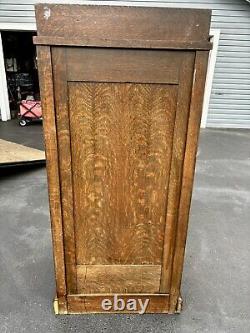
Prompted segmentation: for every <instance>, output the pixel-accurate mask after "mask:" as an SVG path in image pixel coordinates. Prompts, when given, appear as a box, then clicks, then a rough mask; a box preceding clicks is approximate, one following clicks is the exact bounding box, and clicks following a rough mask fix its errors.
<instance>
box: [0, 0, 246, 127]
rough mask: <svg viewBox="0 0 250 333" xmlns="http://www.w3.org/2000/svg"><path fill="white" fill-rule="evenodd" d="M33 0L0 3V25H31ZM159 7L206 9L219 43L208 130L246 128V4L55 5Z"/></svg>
mask: <svg viewBox="0 0 250 333" xmlns="http://www.w3.org/2000/svg"><path fill="white" fill-rule="evenodd" d="M35 2H42V1H33V0H22V1H14V0H1V2H0V24H1V22H2V23H10V22H13V23H23V24H25V23H26V24H32V23H34V22H35V18H34V7H33V4H34V3H35ZM44 2H47V3H49V2H53V3H55V2H58V3H85V4H86V3H88V4H110V5H136V6H157V7H158V6H159V7H189V8H190V7H191V8H210V9H212V10H213V16H212V26H211V27H212V29H220V31H221V35H220V42H219V49H218V57H217V62H216V67H215V75H214V80H213V87H212V94H211V99H210V106H209V113H208V123H207V126H209V127H231V128H236V127H242V128H250V4H249V3H248V2H246V1H245V0H204V1H201V0H191V1H188V0H176V1H172V2H171V1H169V0H150V1H141V0H136V1H74V0H68V1H62V0H61V1H57V0H46V1H44Z"/></svg>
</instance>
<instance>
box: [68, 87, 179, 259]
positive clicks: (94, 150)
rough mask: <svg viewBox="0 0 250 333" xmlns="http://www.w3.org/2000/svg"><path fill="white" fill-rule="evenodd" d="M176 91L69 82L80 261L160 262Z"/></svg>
mask: <svg viewBox="0 0 250 333" xmlns="http://www.w3.org/2000/svg"><path fill="white" fill-rule="evenodd" d="M176 97H177V88H176V87H175V86H164V85H155V84H154V85H142V84H116V83H113V84H108V83H69V105H70V107H69V109H70V133H71V145H72V168H73V183H74V195H75V197H74V205H75V207H74V208H75V209H74V211H75V224H76V229H77V235H76V248H77V264H115V263H117V264H161V260H162V248H163V239H164V227H165V204H166V196H167V185H168V177H169V171H170V160H171V140H169V139H168V138H169V137H171V135H172V132H173V128H174V119H175V112H174V109H175V105H176ZM79 138H80V140H81V143H80V142H79Z"/></svg>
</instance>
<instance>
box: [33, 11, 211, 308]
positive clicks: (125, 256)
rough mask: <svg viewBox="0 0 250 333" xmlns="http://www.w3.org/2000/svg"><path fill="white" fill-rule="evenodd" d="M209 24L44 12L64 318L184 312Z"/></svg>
mask: <svg viewBox="0 0 250 333" xmlns="http://www.w3.org/2000/svg"><path fill="white" fill-rule="evenodd" d="M210 15H211V12H210V11H209V10H189V9H169V8H164V9H163V8H139V7H134V8H132V7H119V6H118V7H112V6H78V5H76V6H75V5H53V4H39V5H36V18H37V26H38V37H37V38H36V39H35V42H36V43H37V44H38V46H37V50H38V66H39V75H40V86H41V96H42V103H43V113H44V133H45V144H46V156H47V172H48V183H49V202H50V211H51V220H52V221H51V222H52V235H53V247H54V259H55V272H56V283H57V284H56V289H57V294H56V298H55V309H56V313H60V314H63V313H64V314H65V313H90V312H92V313H100V312H105V311H103V309H102V307H101V304H102V300H103V299H105V298H108V299H110V300H113V297H114V294H115V293H118V294H119V295H120V297H122V298H123V299H124V300H125V301H127V300H128V299H131V298H134V299H136V300H138V299H139V298H140V299H143V300H146V299H149V305H148V307H147V309H146V313H175V312H180V309H181V304H182V299H181V295H180V284H181V276H182V269H183V260H184V251H185V242H186V237H187V226H188V215H189V208H190V201H191V193H192V184H193V178H194V168H195V156H196V150H197V144H198V133H199V124H200V118H201V110H202V96H203V91H204V84H205V76H206V66H207V59H208V51H207V50H209V49H210V46H211V45H210V44H209V41H208V38H209V26H210ZM159 27H160V29H159ZM39 43H40V45H39ZM112 311H113V310H111V312H112ZM113 312H114V313H119V311H113ZM123 312H124V313H127V312H128V311H127V310H124V311H123ZM131 312H132V313H133V311H132V310H131Z"/></svg>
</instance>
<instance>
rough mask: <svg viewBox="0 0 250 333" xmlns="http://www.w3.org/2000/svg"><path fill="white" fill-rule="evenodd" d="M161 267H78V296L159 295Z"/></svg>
mask: <svg viewBox="0 0 250 333" xmlns="http://www.w3.org/2000/svg"><path fill="white" fill-rule="evenodd" d="M160 278H161V265H77V293H78V294H98V293H99V294H100V293H101V294H104V293H107V294H112V293H115V294H118V293H120V294H128V293H129V294H130V293H151V294H154V293H158V292H159V289H160Z"/></svg>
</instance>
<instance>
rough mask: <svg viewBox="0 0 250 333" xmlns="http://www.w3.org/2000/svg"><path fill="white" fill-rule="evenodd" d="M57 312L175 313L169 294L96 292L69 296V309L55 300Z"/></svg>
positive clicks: (180, 304)
mask: <svg viewBox="0 0 250 333" xmlns="http://www.w3.org/2000/svg"><path fill="white" fill-rule="evenodd" d="M181 308H182V298H181V297H179V298H178V302H177V304H176V311H175V313H180V312H181ZM54 311H55V314H87V313H107V314H109V313H117V314H119V313H131V314H144V313H166V314H167V313H169V314H170V313H173V312H170V311H169V294H154V295H152V294H98V295H97V294H96V295H93V294H92V295H90V294H89V295H69V296H67V311H65V308H64V307H61V306H60V302H59V300H58V298H55V300H54Z"/></svg>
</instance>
